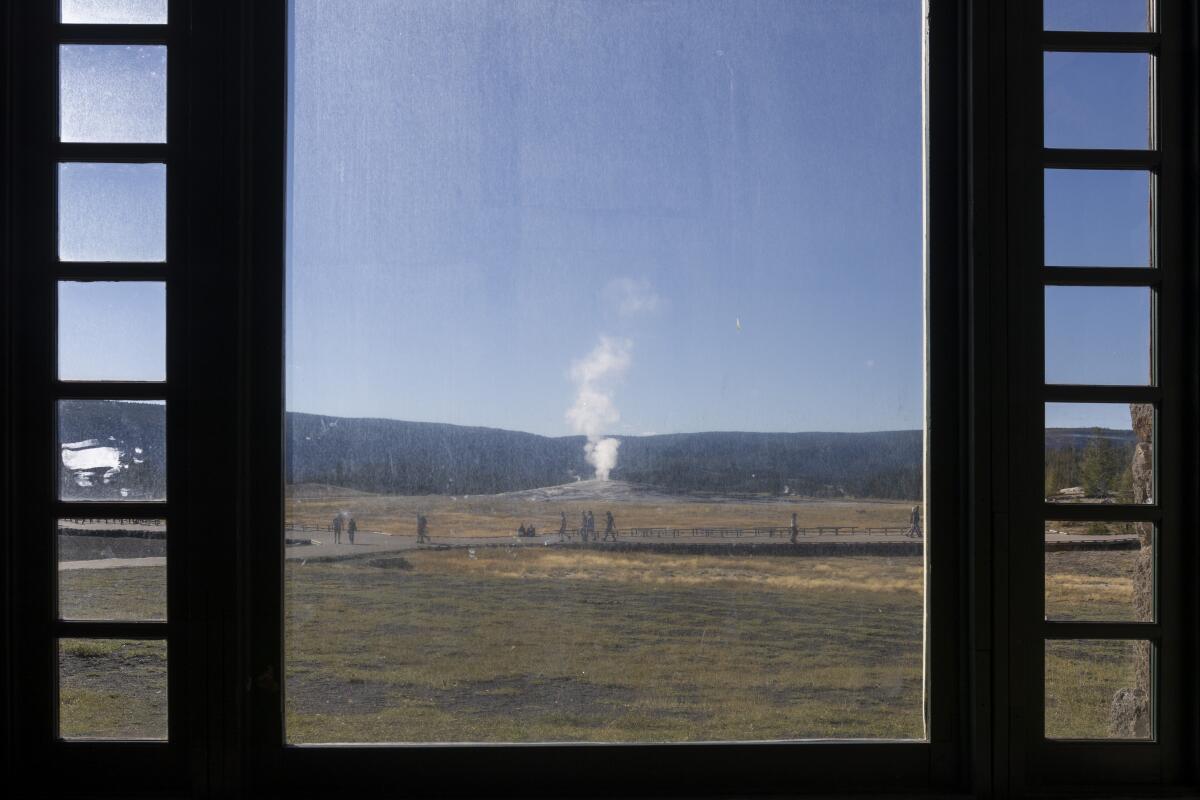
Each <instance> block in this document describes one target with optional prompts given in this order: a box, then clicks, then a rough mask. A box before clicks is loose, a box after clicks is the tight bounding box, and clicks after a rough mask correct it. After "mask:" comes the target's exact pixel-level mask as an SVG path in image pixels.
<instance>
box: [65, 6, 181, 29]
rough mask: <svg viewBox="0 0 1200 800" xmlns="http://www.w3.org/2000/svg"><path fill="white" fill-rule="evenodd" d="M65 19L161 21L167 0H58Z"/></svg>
mask: <svg viewBox="0 0 1200 800" xmlns="http://www.w3.org/2000/svg"><path fill="white" fill-rule="evenodd" d="M61 3H62V6H61V11H62V21H63V22H67V23H93V24H110V25H111V24H125V25H165V24H166V22H167V0H61Z"/></svg>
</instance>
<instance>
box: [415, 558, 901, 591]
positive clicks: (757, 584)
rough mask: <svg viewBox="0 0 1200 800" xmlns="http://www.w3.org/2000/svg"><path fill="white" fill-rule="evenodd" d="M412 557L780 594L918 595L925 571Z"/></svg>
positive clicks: (442, 564) (556, 575) (765, 562)
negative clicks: (788, 592) (783, 592)
mask: <svg viewBox="0 0 1200 800" xmlns="http://www.w3.org/2000/svg"><path fill="white" fill-rule="evenodd" d="M409 560H410V561H412V562H413V564H414V566H417V567H418V568H422V569H429V570H436V571H438V572H440V573H443V574H458V575H469V576H472V577H486V578H491V579H503V580H516V581H527V580H554V581H566V582H571V581H587V582H591V581H607V582H613V583H620V584H626V585H638V586H659V587H665V586H680V587H684V586H686V587H704V586H708V585H711V586H714V587H715V586H722V587H726V588H730V589H747V590H761V589H776V590H780V591H824V590H833V591H839V590H840V591H847V592H856V591H857V592H906V593H911V594H914V595H920V593H921V591H922V583H923V568H922V566H921V565H920V563H919V562H917V561H916V560H915V559H906V560H905V561H903V562H899V561H898V562H896V565H887V566H884V565H883V564H881V562H880V560H879V559H876V558H846V557H840V558H824V559H817V558H801V559H780V558H774V559H773V558H762V557H743V558H738V557H728V556H711V555H697V556H676V555H655V556H653V557H650V558H648V557H646V555H644V554H636V553H616V552H591V551H589V552H580V551H565V552H564V551H554V550H550V551H545V552H543V551H541V550H535V551H532V552H530V553H529V554H527V555H526V554H521V553H518V552H517V551H514V550H510V549H499V548H480V549H479V550H477V551H475V553H474V554H473V555H471V556H469V557H467V556H464V554H463V553H462V552H461V551H442V552H436V551H425V552H420V553H413V554H411V555H410V556H409Z"/></svg>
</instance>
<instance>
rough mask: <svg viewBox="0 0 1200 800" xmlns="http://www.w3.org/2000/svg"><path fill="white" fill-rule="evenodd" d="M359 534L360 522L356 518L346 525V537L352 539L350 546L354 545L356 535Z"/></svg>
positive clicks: (352, 518)
mask: <svg viewBox="0 0 1200 800" xmlns="http://www.w3.org/2000/svg"><path fill="white" fill-rule="evenodd" d="M356 533H358V522H357V521H356V520H355V519H354V517H351V518H350V522H349V523H348V524H347V525H346V536H347V537H349V539H350V544H354V534H356Z"/></svg>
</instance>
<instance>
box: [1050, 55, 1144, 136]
mask: <svg viewBox="0 0 1200 800" xmlns="http://www.w3.org/2000/svg"><path fill="white" fill-rule="evenodd" d="M1045 81H1046V82H1045V95H1044V97H1045V101H1044V102H1045V111H1046V113H1045V142H1046V147H1084V148H1126V149H1131V150H1141V149H1145V148H1146V147H1148V146H1149V144H1150V133H1149V130H1150V129H1149V119H1150V117H1149V113H1150V94H1149V92H1150V89H1149V81H1150V56H1148V55H1146V54H1145V53H1046V55H1045Z"/></svg>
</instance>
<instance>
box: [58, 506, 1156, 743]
mask: <svg viewBox="0 0 1200 800" xmlns="http://www.w3.org/2000/svg"><path fill="white" fill-rule="evenodd" d="M354 501H355V502H367V501H370V502H372V503H376V504H377V506H376V512H377V513H378V520H380V522H379V523H374V520H373V519H372V518H371V517H370V516H368V514H367V509H368V507H367V506H360V507H359V508H358V511H357V513H359V514H360V515H361V516H360V520H362V521H361V522H360V524H362V525H363V527H383V526H384V525H386V524H387V521H388V520H394V521H396V522H402V521H405V520H406V519H407V515H408V514H409V513H410V512H413V511H414V509H411V508H409V507H408V505H410V504H411V505H414V506H415V504H416V502H417V501H413V500H408V499H404V500H402V501H398V500H396V499H394V498H393V499H391V503H390V505H389V504H387V503H385V502H383V501H384V499H382V498H372V497H367V498H354ZM342 502H344V501H343V500H341V499H324V500H316V501H311V502H309V501H306V502H305V503H304V505H305V506H306V508H307V511H308V513H310V514H311V515H312V517H313V518H314V519H324V518H325V515H326V514H329V515H330V516H331V515H332V513H334V511H333V510H331V509H333V508H335V507H336V505H337V504H339V503H342ZM438 502H439V503H442V504H443V505H441V506H439V505H437V504H436V503H433V502H430V501H429V500H428V499H424V498H422V499H421V501H420V503H421V504H422V505H423V509H422V510H423V511H424V512H425V513H427V514H429V515H430V518H431V523H433V522H434V521H435V520H439V519H441V520H451V519H459V522H456V523H449V522H444V523H443V524H446V525H449V524H456V525H459V526H460V527H459V530H460V531H492V530H495V531H506V529H507V528H509V527H511V525H512V520H513V519H514V518H513V517H512V516H509V517H507V518H505V517H503V516H502V515H503V514H505V513H510V512H512V511H514V510H515V509H512V508H509V509H507V511H506V510H505V503H509V502H512V501H496V500H495V499H492V500H491V501H489V500H487V499H481V500H478V501H477V502H478V503H479V505H478V506H475V507H474V508H475V512H474V513H478V514H479V518H478V519H477V520H476V521H471V517H470V513H472V512H470V511H468V510H466V507H459V506H458V505H456V504H454V503H451V502H450V501H449V498H441V499H439V500H438ZM464 502H468V503H470V502H475V501H471V500H470V499H468V500H467V501H464ZM297 505H298V504H297ZM545 505H546V504H540V505H539V506H538V507H539V508H542V510H543V511H546V512H548V513H546V514H544V517H545V518H556V517H557V509H554V510H550V509H549V508H545ZM592 505H593V506H596V504H592ZM693 505H695V506H699V507H696V508H693V507H692V506H693ZM788 505H789V504H785V503H779V504H772V503H757V502H746V503H730V502H721V503H684V504H681V506H682V507H671V508H668V507H667V504H666V503H663V504H661V505H655V504H646V507H630V508H622V509H621V510H620V512H619V513H618V518H619V519H621V518H623V517H624V518H630V521H629V522H622V523H621V524H639V525H655V524H676V525H683V524H687V523H683V522H680V520H682V519H685V518H686V519H697V520H698V519H704V520H705V522H704V523H699V522H696V523H691V524H714V525H727V524H737V525H742V526H750V525H755V524H772V523H771V522H760V521H759V520H760V519H766V518H767V517H770V518H771V519H772V520H775V519H778V518H779V517H780V516H783V515H784V513H785V512H786V515H787V516H790V513H791V510H790V509H789V508H788ZM797 505H798V506H799V509H802V510H803V511H804V515H802V517H801V519H802V520H805V521H810V524H813V525H818V524H826V525H831V524H843V525H846V524H854V523H852V522H848V521H847V520H848V519H849V520H859V519H861V520H869V521H863V522H861V523H858V524H860V525H883V524H893V523H896V522H900V523H901V524H902V521H903V520H904V519H906V515H907V509H908V508H910V506H906V505H902V504H895V503H878V504H875V503H869V504H862V506H861V508H854V507H852V506H851V505H850V504H846V503H843V504H840V505H835V504H829V503H814V504H811V505H804V504H797ZM739 507H740V508H739ZM525 508H526V506H525V505H524V504H521V505H519V506H518V509H525ZM799 509H798V510H799ZM595 510H596V512H597V514H598V515H599V514H600V513H602V509H601V507H599V506H596V507H595ZM902 512H903V513H902ZM656 513H657V514H660V515H661V516H660V517H658V518H655V517H654V514H656ZM454 514H458V515H461V516H460V517H455V516H453V515H454ZM551 514H553V517H550V515H551ZM389 515H390V516H389ZM760 515H761V516H760ZM668 517H669V519H670V520H671V522H670V523H665V520H666V519H668ZM714 518H716V519H718V520H721V521H720V522H712V521H711V520H712V519H714ZM784 518H785V519H786V518H787V517H784ZM517 519H523V520H525V521H533V522H534V523H535V524H538V525H539V527H541V526H542V525H546V524H548V523H546V522H544V521H543V517H540V516H537V514H536V513H529V514H526V515H525V516H523V517H517ZM815 520H820V521H815ZM372 523H374V524H372ZM802 524H804V522H802ZM501 526H503V527H501ZM468 535H469V534H468ZM1134 557H1135V554H1134V553H1133V552H1130V551H1086V552H1079V551H1074V552H1060V553H1048V554H1047V603H1048V605H1047V607H1048V608H1049V609H1053V610H1054V613H1055V614H1056V616H1058V617H1060V618H1063V619H1098V618H1109V619H1127V618H1129V616H1130V612H1129V609H1130V605H1131V603H1132V577H1131V575H1132V564H1133V559H1134ZM286 569H287V584H286V641H285V648H286V657H287V676H286V701H287V702H286V712H287V729H288V738H289V740H290V741H292V742H331V741H341V742H370V741H400V742H403V741H539V740H558V741H697V740H710V739H778V738H807V737H855V738H857V737H869V738H880V737H887V738H919V737H921V736H922V735H923V728H922V711H921V709H922V702H923V698H922V680H921V675H922V648H923V644H922V614H923V610H922V582H923V579H922V576H923V565H922V560H921V559H920V558H914V557H902V558H901V557H897V558H885V557H882V556H846V557H820V558H818V557H796V556H778V555H776V556H757V557H751V556H720V555H697V556H683V555H677V554H666V553H654V552H643V551H639V552H613V551H604V550H601V549H568V548H555V547H532V548H531V547H526V548H515V547H484V546H478V547H473V548H466V547H459V548H452V549H447V550H420V551H406V552H404V553H403V554H391V555H388V556H386V557H375V558H370V559H359V560H349V561H336V562H327V563H313V562H309V563H303V562H299V561H297V562H291V561H289V562H288V563H287V567H286ZM162 580H163V570H161V568H159V569H155V568H123V569H119V570H79V571H70V572H65V573H62V592H63V598H64V599H63V607H64V610H67V609H73V611H72V613H73V615H74V616H80V617H104V616H112V617H115V618H130V617H144V616H147V615H148V614H149V610H152V609H154V608H160V606H159V603H160V602H161V600H159V599H155V600H153V601H150V600H148V598H161V596H162V589H163V587H162ZM1120 644H1121V643H1118V645H1120ZM1110 650H1112V652H1109V651H1110ZM164 657H165V653H164V652H163V650H162V649H161V647H159V648H158V649H154V648H153V647H151V646H149V643H137V642H99V643H93V642H78V641H72V642H65V643H64V645H63V647H62V656H61V663H62V667H61V670H62V689H61V693H60V694H61V698H62V709H63V711H62V730H63V733H64V734H66V735H72V736H76V735H80V736H83V735H89V736H116V737H125V736H154V735H161V731H162V730H163V719H164V715H165V684H164V681H163V675H164V674H165V671H164V660H163V659H164ZM1131 664H1132V662H1131V660H1130V657H1129V654H1128V653H1126V652H1124V651H1121V652H1117V651H1116V650H1114V649H1113V648H1112V647H1109V648H1108V649H1104V648H1103V647H1102V648H1100V649H1097V648H1095V647H1088V646H1085V645H1078V646H1076V645H1074V644H1072V646H1071V647H1060V648H1059V649H1056V650H1052V651H1051V652H1050V653H1049V654H1048V659H1047V687H1048V694H1049V696H1048V701H1047V703H1048V717H1047V718H1048V729H1049V730H1050V731H1051V732H1052V733H1054V734H1055V735H1065V736H1102V735H1104V734H1105V731H1106V726H1107V718H1108V710H1109V705H1110V703H1111V699H1112V695H1113V693H1114V692H1115V691H1116V690H1117V689H1119V688H1121V687H1124V686H1129V685H1132V677H1131V671H1132V666H1131ZM1080 676H1084V679H1083V680H1081V679H1080Z"/></svg>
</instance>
